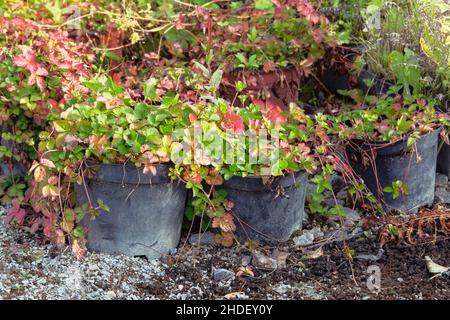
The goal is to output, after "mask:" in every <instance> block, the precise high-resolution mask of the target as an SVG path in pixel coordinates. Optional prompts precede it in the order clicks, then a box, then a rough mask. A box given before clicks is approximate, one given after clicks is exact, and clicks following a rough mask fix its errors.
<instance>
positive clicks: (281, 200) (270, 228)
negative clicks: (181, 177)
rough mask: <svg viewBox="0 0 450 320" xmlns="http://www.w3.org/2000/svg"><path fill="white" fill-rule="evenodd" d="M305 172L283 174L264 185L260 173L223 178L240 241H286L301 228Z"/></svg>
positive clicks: (306, 177) (305, 182)
mask: <svg viewBox="0 0 450 320" xmlns="http://www.w3.org/2000/svg"><path fill="white" fill-rule="evenodd" d="M307 179H308V174H307V173H305V172H301V173H296V174H295V175H287V176H284V177H282V178H281V179H279V180H278V181H276V182H274V183H273V184H272V185H271V186H270V187H267V186H266V185H265V184H264V182H263V179H262V178H261V177H245V178H242V177H233V178H231V179H230V180H227V181H225V182H224V184H223V187H224V189H225V190H226V191H227V193H228V195H227V199H229V200H230V201H232V202H233V203H234V207H233V210H232V211H233V213H234V217H235V224H236V236H237V237H238V238H239V239H240V240H243V241H246V240H249V239H252V240H266V241H274V240H275V241H287V240H289V238H290V237H291V235H292V233H293V232H294V231H296V230H299V229H301V228H302V221H303V216H304V206H305V196H306V186H307Z"/></svg>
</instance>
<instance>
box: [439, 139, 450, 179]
mask: <svg viewBox="0 0 450 320" xmlns="http://www.w3.org/2000/svg"><path fill="white" fill-rule="evenodd" d="M439 146H440V150H439V153H438V159H437V171H438V172H440V173H443V174H445V175H447V176H448V177H449V178H450V145H448V144H446V143H445V142H444V141H441V142H440V145H439Z"/></svg>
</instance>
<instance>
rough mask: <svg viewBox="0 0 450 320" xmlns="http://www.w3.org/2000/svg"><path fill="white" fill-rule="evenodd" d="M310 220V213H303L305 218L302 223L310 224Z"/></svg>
mask: <svg viewBox="0 0 450 320" xmlns="http://www.w3.org/2000/svg"><path fill="white" fill-rule="evenodd" d="M308 220H309V216H308V213H307V212H306V211H304V212H303V217H302V223H303V224H305V223H308Z"/></svg>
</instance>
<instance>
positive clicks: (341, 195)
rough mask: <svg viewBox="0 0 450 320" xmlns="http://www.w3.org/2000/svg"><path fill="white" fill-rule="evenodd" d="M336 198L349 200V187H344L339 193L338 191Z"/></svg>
mask: <svg viewBox="0 0 450 320" xmlns="http://www.w3.org/2000/svg"><path fill="white" fill-rule="evenodd" d="M336 198H337V199H340V200H342V201H346V200H347V189H342V190H340V191H339V192H338V193H336Z"/></svg>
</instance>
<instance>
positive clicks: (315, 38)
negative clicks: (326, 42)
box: [313, 29, 323, 43]
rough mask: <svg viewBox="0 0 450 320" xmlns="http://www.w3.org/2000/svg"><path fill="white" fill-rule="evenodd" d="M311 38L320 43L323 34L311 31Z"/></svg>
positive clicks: (317, 30)
mask: <svg viewBox="0 0 450 320" xmlns="http://www.w3.org/2000/svg"><path fill="white" fill-rule="evenodd" d="M313 38H314V41H315V42H316V43H321V42H322V39H323V32H322V31H320V30H319V29H315V30H314V31H313Z"/></svg>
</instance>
